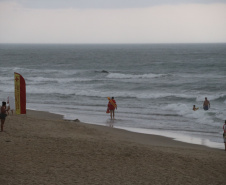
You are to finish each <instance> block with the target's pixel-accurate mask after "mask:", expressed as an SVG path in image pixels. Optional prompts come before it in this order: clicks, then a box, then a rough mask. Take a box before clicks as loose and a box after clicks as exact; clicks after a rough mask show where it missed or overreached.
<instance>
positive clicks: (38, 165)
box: [0, 111, 226, 185]
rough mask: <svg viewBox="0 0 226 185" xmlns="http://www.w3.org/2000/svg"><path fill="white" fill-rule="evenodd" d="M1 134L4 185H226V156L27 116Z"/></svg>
mask: <svg viewBox="0 0 226 185" xmlns="http://www.w3.org/2000/svg"><path fill="white" fill-rule="evenodd" d="M4 130H5V131H4V132H0V146H1V148H0V185H36V184H37V185H61V184H64V185H67V184H68V185H73V184H82V185H87V184H94V185H95V184H100V185H107V184H113V185H120V184H123V185H124V184H128V185H132V184H135V185H137V184H141V185H146V184H153V185H158V184H159V185H163V184H164V185H165V184H172V185H175V184H178V185H186V184H195V185H198V184H203V185H209V184H211V185H212V184H218V185H223V184H226V168H225V164H226V152H225V151H224V150H219V149H212V148H207V147H204V146H200V145H192V144H186V143H182V142H177V141H173V140H172V139H170V138H166V137H161V136H153V135H145V134H139V133H132V132H128V131H125V130H119V129H115V128H110V127H106V126H97V125H90V124H84V123H77V122H73V121H66V120H63V119H62V117H61V116H59V115H55V114H50V113H45V112H38V111H28V113H27V115H26V116H25V115H13V116H12V115H9V116H8V117H7V118H6V123H5V127H4Z"/></svg>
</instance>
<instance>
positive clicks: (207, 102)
mask: <svg viewBox="0 0 226 185" xmlns="http://www.w3.org/2000/svg"><path fill="white" fill-rule="evenodd" d="M209 108H210V102H209V101H208V100H207V97H205V101H204V102H203V109H204V110H208V109H209Z"/></svg>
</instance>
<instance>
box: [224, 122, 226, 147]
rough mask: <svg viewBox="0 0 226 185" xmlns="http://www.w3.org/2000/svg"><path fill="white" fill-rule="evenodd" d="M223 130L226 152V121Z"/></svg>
mask: <svg viewBox="0 0 226 185" xmlns="http://www.w3.org/2000/svg"><path fill="white" fill-rule="evenodd" d="M223 130H224V133H223V139H224V146H225V151H226V120H225V121H224V125H223Z"/></svg>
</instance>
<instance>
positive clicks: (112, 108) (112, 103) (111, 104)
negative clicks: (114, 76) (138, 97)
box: [108, 97, 117, 119]
mask: <svg viewBox="0 0 226 185" xmlns="http://www.w3.org/2000/svg"><path fill="white" fill-rule="evenodd" d="M108 100H109V102H108V109H109V111H110V116H111V119H112V118H113V119H115V109H117V104H116V101H115V99H114V97H112V98H111V99H110V98H109V99H108Z"/></svg>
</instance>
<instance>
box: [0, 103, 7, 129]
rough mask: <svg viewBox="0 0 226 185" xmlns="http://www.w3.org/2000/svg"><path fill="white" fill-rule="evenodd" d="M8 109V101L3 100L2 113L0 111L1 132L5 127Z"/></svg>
mask: <svg viewBox="0 0 226 185" xmlns="http://www.w3.org/2000/svg"><path fill="white" fill-rule="evenodd" d="M7 111H8V110H7V109H6V102H4V101H3V102H2V106H1V113H0V118H1V132H3V127H4V123H5V118H6V116H7V114H6V112H7Z"/></svg>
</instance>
